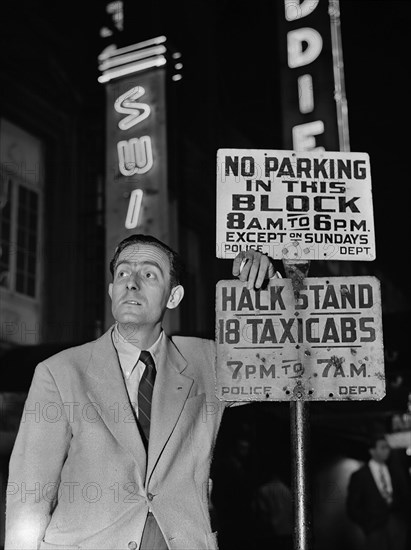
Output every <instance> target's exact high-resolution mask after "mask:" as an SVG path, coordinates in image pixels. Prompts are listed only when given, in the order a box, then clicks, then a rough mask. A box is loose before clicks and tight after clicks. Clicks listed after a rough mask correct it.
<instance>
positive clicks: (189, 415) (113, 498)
mask: <svg viewBox="0 0 411 550" xmlns="http://www.w3.org/2000/svg"><path fill="white" fill-rule="evenodd" d="M244 261H245V264H244ZM241 267H242V269H241ZM110 268H111V272H112V275H113V282H112V283H111V284H110V285H109V289H108V290H109V295H110V297H111V300H112V312H113V316H114V319H115V320H116V323H115V325H114V326H112V327H111V328H110V329H109V330H108V331H107V332H106V333H105V334H104V335H103V336H102V337H101V338H99V339H98V340H96V341H95V342H91V343H87V344H84V345H82V346H78V347H75V348H71V349H68V350H65V351H63V352H61V353H59V354H57V355H55V356H53V357H51V358H50V359H48V360H46V361H44V362H43V363H40V364H39V365H38V366H37V368H36V371H35V374H34V377H33V381H32V385H31V388H30V391H29V394H28V397H27V401H26V404H25V409H24V412H23V416H22V420H21V424H20V428H19V432H18V435H17V438H16V442H15V445H14V449H13V452H12V456H11V459H10V469H9V483H8V487H7V493H8V498H7V509H6V545H5V549H6V550H11V549H18V550H24V549H30V550H32V549H38V548H39V549H53V548H54V549H63V548H64V549H67V548H82V549H94V550H104V549H108V550H114V549H129V550H136V549H141V550H165V549H167V548H170V549H176V550H177V549H178V550H183V549H187V550H195V549H204V550H205V549H215V548H216V547H217V541H216V534H215V533H213V532H212V531H211V526H210V518H209V511H208V484H209V470H210V462H211V458H212V451H213V446H214V443H215V440H216V437H217V432H218V428H219V425H220V422H221V417H222V413H223V410H224V406H225V403H223V402H220V401H218V400H217V399H216V397H215V373H214V368H215V356H216V351H215V343H214V342H213V341H210V340H204V339H199V338H185V337H174V338H172V339H169V338H168V337H167V336H166V335H165V334H164V332H163V329H162V321H163V317H164V314H165V313H166V311H167V310H168V309H174V308H176V307H177V306H178V305H179V303H180V302H181V300H182V299H183V295H184V289H183V287H182V286H181V284H180V279H179V270H180V261H179V257H178V255H177V254H176V253H175V252H173V251H172V250H171V249H170V248H169V247H167V246H166V245H165V244H163V243H161V242H160V241H158V240H157V239H155V238H153V237H149V236H144V235H132V236H130V237H128V238H127V239H125V240H123V241H122V242H121V243H120V244H119V246H118V247H117V249H116V251H115V254H114V257H113V260H112V261H111V264H110ZM240 271H241V274H240ZM233 275H235V276H238V275H239V276H240V280H242V281H244V282H245V281H247V285H248V287H249V288H252V287H255V288H260V287H261V285H262V284H263V282H264V279H266V278H267V277H270V278H271V277H273V276H275V271H274V268H273V265H272V262H271V260H270V259H269V258H268V257H267V256H265V255H263V254H261V253H259V252H257V251H252V250H251V251H248V252H247V253H240V254H239V255H238V256H237V257H236V258H235V260H234V264H233ZM145 352H149V353H148V354H147V353H145ZM153 388H154V389H153ZM150 391H152V394H151V395H150Z"/></svg>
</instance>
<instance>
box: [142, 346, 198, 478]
mask: <svg viewBox="0 0 411 550" xmlns="http://www.w3.org/2000/svg"><path fill="white" fill-rule="evenodd" d="M164 336H165V335H164ZM164 340H165V341H164V345H163V347H162V350H161V352H160V356H159V360H158V365H157V377H156V383H155V385H154V392H153V400H152V405H151V407H152V408H151V427H150V440H149V452H148V465H147V479H149V478H150V475H151V473H152V471H153V469H154V467H155V465H156V464H157V461H158V459H159V458H160V455H161V453H162V452H163V449H164V447H165V445H166V443H167V441H168V439H169V438H170V436H171V434H172V432H173V430H174V428H175V425H176V423H177V421H178V418H179V416H180V414H181V411H182V409H183V407H184V403H185V402H186V400H187V396H188V394H189V392H190V389H191V386H192V385H193V382H194V380H193V378H191V377H189V376H187V375H185V374H183V371H184V370H185V369H186V367H187V362H186V361H185V359H184V358H183V357H182V355H181V354H180V353H179V352H178V350H177V348H176V347H175V346H174V344H173V343H172V342H171V341H170V340H169V338H167V337H165V338H164Z"/></svg>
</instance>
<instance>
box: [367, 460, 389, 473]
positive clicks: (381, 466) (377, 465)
mask: <svg viewBox="0 0 411 550" xmlns="http://www.w3.org/2000/svg"><path fill="white" fill-rule="evenodd" d="M368 465H369V467H370V468H371V470H372V471H373V472H380V471H381V470H388V466H387V465H386V464H385V462H377V461H376V460H374V459H373V458H370V460H369V462H368Z"/></svg>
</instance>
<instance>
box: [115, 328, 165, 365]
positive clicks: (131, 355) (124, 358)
mask: <svg viewBox="0 0 411 550" xmlns="http://www.w3.org/2000/svg"><path fill="white" fill-rule="evenodd" d="M163 335H164V330H161V332H160V335H159V337H158V338H157V340H156V341H155V342H154V344H153V345H152V346H150V347H149V348H148V350H147V351H149V352H150V353H151V356H152V357H153V359H154V364H155V366H156V368H157V365H158V357H159V353H160V349H161V346H162V342H163V340H164V336H163ZM111 339H112V341H113V345H114V347H115V348H116V350H117V353H118V357H119V360H120V366H121V368H122V370H123V371H125V372H126V371H129V372H131V371H132V370H133V368H134V367H135V365H136V364H137V361H138V358H139V357H140V353H141V349H140V348H138V347H137V346H135V345H133V344H131V343H130V342H129V341H128V340H126V339H125V338H124V337H123V336H122V334H121V332H120V331H119V328H118V323H116V324H115V325H114V328H113V331H112V333H111Z"/></svg>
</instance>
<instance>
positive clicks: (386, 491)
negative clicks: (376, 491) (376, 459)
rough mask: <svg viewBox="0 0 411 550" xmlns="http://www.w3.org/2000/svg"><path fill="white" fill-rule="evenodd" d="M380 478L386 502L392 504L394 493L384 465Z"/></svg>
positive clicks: (381, 468)
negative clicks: (390, 488)
mask: <svg viewBox="0 0 411 550" xmlns="http://www.w3.org/2000/svg"><path fill="white" fill-rule="evenodd" d="M380 479H381V487H382V496H383V497H384V499H385V501H386V503H387V504H388V505H390V504H392V493H391V491H390V490H389V488H388V482H387V478H386V476H385V471H384V468H383V467H382V466H381V467H380Z"/></svg>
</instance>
